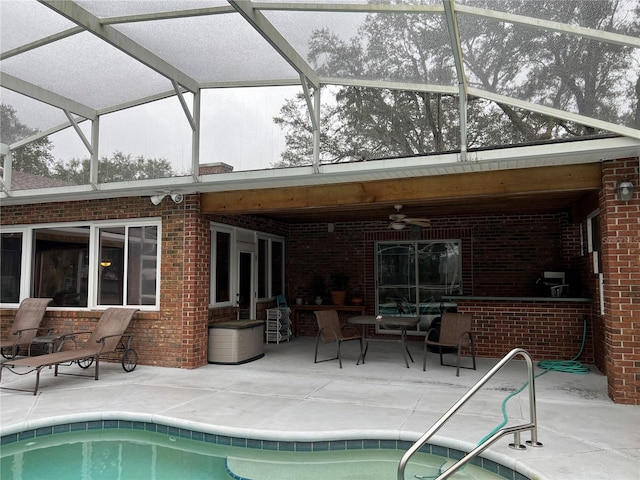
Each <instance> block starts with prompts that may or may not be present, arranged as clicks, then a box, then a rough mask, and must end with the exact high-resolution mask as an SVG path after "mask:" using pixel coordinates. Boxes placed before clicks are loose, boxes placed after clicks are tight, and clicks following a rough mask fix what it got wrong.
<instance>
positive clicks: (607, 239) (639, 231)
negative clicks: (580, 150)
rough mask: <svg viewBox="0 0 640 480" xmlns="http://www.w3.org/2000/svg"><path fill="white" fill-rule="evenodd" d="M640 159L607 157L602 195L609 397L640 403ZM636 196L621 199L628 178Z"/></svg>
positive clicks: (619, 400)
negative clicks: (622, 185)
mask: <svg viewBox="0 0 640 480" xmlns="http://www.w3.org/2000/svg"><path fill="white" fill-rule="evenodd" d="M638 163H639V161H638V158H628V159H622V160H616V161H609V162H604V163H603V165H602V185H603V188H602V191H601V194H600V223H601V230H602V237H601V248H602V270H603V278H604V290H603V291H604V316H603V319H602V320H603V323H604V328H603V332H604V338H603V339H600V340H598V339H596V341H602V342H604V348H603V350H604V353H605V357H606V358H605V362H606V363H605V365H606V374H607V379H608V391H609V396H610V397H611V398H612V399H613V401H614V402H616V403H627V404H634V405H639V404H640V178H639V170H640V168H639V165H638ZM625 178H626V179H628V180H630V181H631V182H633V184H634V186H635V189H634V194H633V199H632V200H631V201H629V202H624V201H621V200H618V199H617V196H616V187H617V185H618V183H619V182H620V181H621V180H623V179H625Z"/></svg>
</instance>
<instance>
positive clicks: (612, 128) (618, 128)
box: [468, 87, 640, 139]
mask: <svg viewBox="0 0 640 480" xmlns="http://www.w3.org/2000/svg"><path fill="white" fill-rule="evenodd" d="M468 94H469V95H474V96H476V97H480V98H485V99H487V100H491V101H493V102H496V103H504V104H505V105H511V106H512V107H517V108H522V109H523V110H529V111H531V112H536V113H540V114H542V115H548V116H550V117H555V118H561V119H563V120H568V121H570V122H576V123H579V124H581V125H587V126H589V127H594V128H598V129H601V130H607V131H609V132H612V133H616V134H618V135H624V136H625V137H631V138H636V139H640V130H636V129H634V128H629V127H625V126H623V125H616V124H615V123H611V122H605V121H602V120H598V119H596V118H592V117H586V116H584V115H579V114H577V113H570V112H565V111H564V110H558V109H557V108H552V107H546V106H544V105H539V104H537V103H533V102H527V101H524V100H518V99H515V98H511V97H507V96H505V95H500V94H498V93H492V92H488V91H486V90H482V89H480V88H474V87H469V88H468Z"/></svg>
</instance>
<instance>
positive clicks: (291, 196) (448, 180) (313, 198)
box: [201, 163, 601, 215]
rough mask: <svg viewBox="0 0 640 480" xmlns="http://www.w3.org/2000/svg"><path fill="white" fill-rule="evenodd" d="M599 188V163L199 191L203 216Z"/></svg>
mask: <svg viewBox="0 0 640 480" xmlns="http://www.w3.org/2000/svg"><path fill="white" fill-rule="evenodd" d="M600 188H601V175H600V164H599V163H588V164H579V165H561V166H554V167H534V168H521V169H511V170H496V171H481V172H471V173H462V174H451V175H438V176H428V177H418V178H403V179H392V180H376V181H371V182H352V183H337V184H330V185H313V186H303V187H300V186H298V187H288V188H269V189H261V190H236V191H227V192H211V193H203V194H202V198H201V209H202V213H204V214H227V215H229V214H236V215H240V214H260V213H268V212H276V211H292V210H304V209H317V208H332V207H346V206H351V207H354V208H355V207H358V206H364V205H370V204H376V203H381V204H389V203H410V202H417V201H421V202H425V203H428V202H429V201H440V202H441V201H446V200H456V199H458V200H459V199H474V198H499V197H501V196H505V197H506V196H509V197H513V196H514V195H532V194H545V193H557V192H580V191H585V192H586V191H590V190H598V189H600Z"/></svg>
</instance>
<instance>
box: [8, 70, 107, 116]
mask: <svg viewBox="0 0 640 480" xmlns="http://www.w3.org/2000/svg"><path fill="white" fill-rule="evenodd" d="M0 86H3V87H5V88H8V89H9V90H13V91H14V92H17V93H20V94H22V95H25V96H27V97H31V98H33V99H35V100H39V101H40V102H43V103H46V104H48V105H51V106H53V107H57V108H60V109H62V110H68V111H70V112H73V113H75V114H77V115H80V116H82V117H84V118H86V119H89V120H92V119H94V118H95V117H96V116H97V115H98V112H97V111H96V110H95V109H93V108H91V107H88V106H87V105H84V104H82V103H78V102H76V101H74V100H71V99H69V98H66V97H63V96H62V95H58V94H57V93H53V92H51V91H49V90H46V89H44V88H42V87H39V86H37V85H34V84H32V83H29V82H25V81H24V80H21V79H19V78H17V77H14V76H13V75H9V74H8V73H3V72H0Z"/></svg>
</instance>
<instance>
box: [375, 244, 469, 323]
mask: <svg viewBox="0 0 640 480" xmlns="http://www.w3.org/2000/svg"><path fill="white" fill-rule="evenodd" d="M460 276H461V262H460V241H459V240H437V241H420V242H393V243H392V242H380V243H378V244H377V248H376V309H377V312H378V313H379V314H381V315H393V316H415V315H419V316H420V321H419V322H418V325H417V327H416V330H417V331H418V332H426V331H427V330H428V329H429V326H430V325H431V321H432V320H433V319H435V318H437V317H439V316H440V315H441V313H442V311H443V310H444V311H451V310H455V308H456V304H455V303H454V302H450V301H444V299H443V297H444V296H448V295H460V294H461V293H462V286H461V282H460Z"/></svg>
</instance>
